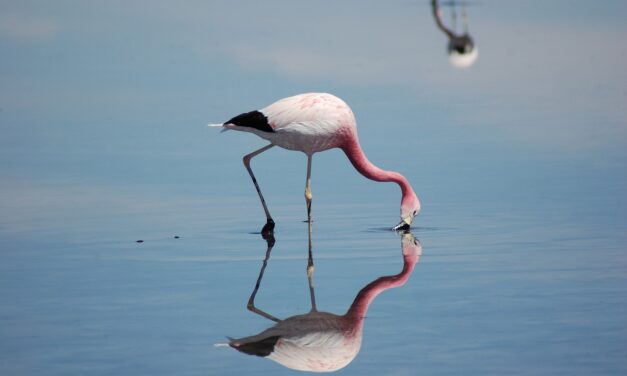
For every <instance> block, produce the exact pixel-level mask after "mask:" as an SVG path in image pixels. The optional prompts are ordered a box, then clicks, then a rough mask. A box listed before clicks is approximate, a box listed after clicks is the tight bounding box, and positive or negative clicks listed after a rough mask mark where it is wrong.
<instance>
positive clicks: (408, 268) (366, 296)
mask: <svg viewBox="0 0 627 376" xmlns="http://www.w3.org/2000/svg"><path fill="white" fill-rule="evenodd" d="M403 261H404V263H403V270H401V272H400V273H398V274H397V275H392V276H386V277H380V278H377V279H376V280H374V281H373V282H370V283H369V284H368V285H367V286H366V287H364V288H363V289H361V291H359V293H358V294H357V296H356V297H355V300H354V301H353V304H351V306H350V308H349V309H348V312H346V317H347V318H350V319H352V320H358V321H360V322H361V321H363V318H364V317H365V316H366V312H367V311H368V307H369V306H370V303H372V301H373V300H374V298H376V297H377V295H379V294H380V293H382V292H383V291H385V290H387V289H390V288H393V287H398V286H402V285H404V284H405V282H406V281H407V279H408V278H409V276H410V275H411V273H412V272H413V271H414V267H415V266H416V262H417V261H418V259H417V258H416V257H411V256H405V257H404V260H403Z"/></svg>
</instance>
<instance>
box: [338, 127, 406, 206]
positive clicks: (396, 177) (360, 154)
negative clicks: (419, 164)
mask: <svg viewBox="0 0 627 376" xmlns="http://www.w3.org/2000/svg"><path fill="white" fill-rule="evenodd" d="M341 149H342V150H343V151H344V154H346V156H347V157H348V160H349V161H350V162H351V163H352V165H353V167H355V169H356V170H357V171H359V173H360V174H362V175H363V176H365V177H366V178H368V179H370V180H374V181H379V182H394V183H396V184H398V185H399V186H400V187H401V192H402V194H403V199H405V198H406V197H410V196H411V195H412V194H413V195H415V194H414V190H413V189H412V187H411V185H410V184H409V181H407V179H405V177H404V176H403V175H401V174H399V173H398V172H394V171H387V170H383V169H381V168H379V167H377V166H375V165H374V164H372V162H370V161H369V160H368V158H367V157H366V154H364V151H363V150H362V149H361V145H359V140H358V139H357V136H356V135H353V136H352V137H349V138H348V140H347V141H346V142H345V143H344V145H343V146H341Z"/></svg>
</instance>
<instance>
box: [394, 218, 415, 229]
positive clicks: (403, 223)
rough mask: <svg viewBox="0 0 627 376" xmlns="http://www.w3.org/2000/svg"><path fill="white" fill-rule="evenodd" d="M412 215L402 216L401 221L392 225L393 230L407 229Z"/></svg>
mask: <svg viewBox="0 0 627 376" xmlns="http://www.w3.org/2000/svg"><path fill="white" fill-rule="evenodd" d="M412 219H413V218H412V217H406V218H403V220H402V221H400V222H399V224H397V225H396V226H394V227H392V230H394V231H407V230H409V229H410V227H411V221H412Z"/></svg>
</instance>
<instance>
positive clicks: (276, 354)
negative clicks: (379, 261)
mask: <svg viewBox="0 0 627 376" xmlns="http://www.w3.org/2000/svg"><path fill="white" fill-rule="evenodd" d="M309 234H310V236H309V257H308V265H307V278H308V281H309V291H310V298H311V311H309V313H306V314H302V315H296V316H292V317H289V318H287V319H285V320H280V319H278V318H276V317H274V316H272V315H270V314H268V313H266V312H264V311H262V310H260V309H258V308H256V307H255V295H256V294H257V290H258V289H259V286H260V283H261V279H262V278H263V273H264V270H265V267H266V265H267V262H268V259H269V257H270V252H271V250H272V246H271V244H273V241H274V239H271V240H272V242H270V240H268V239H267V240H268V250H267V252H266V258H265V259H264V261H263V265H262V267H261V271H260V273H259V277H258V279H257V283H256V285H255V288H254V290H253V292H252V294H251V296H250V299H249V302H248V309H249V310H251V311H253V312H255V313H257V314H259V315H261V316H263V317H265V318H267V319H270V320H272V321H275V322H277V324H275V325H274V326H272V327H271V328H269V329H267V330H264V331H263V332H261V333H259V334H256V335H253V336H249V337H243V338H237V339H230V342H229V346H231V347H233V348H234V349H236V350H238V351H240V352H243V353H246V354H249V355H256V356H260V357H265V358H268V359H271V360H273V361H275V362H277V363H279V364H281V365H283V366H285V367H287V368H291V369H294V370H299V371H313V372H331V371H336V370H339V369H341V368H343V367H345V366H346V365H348V364H349V363H350V362H351V361H352V360H353V359H354V358H355V357H356V356H357V354H358V353H359V349H360V347H361V339H362V332H363V326H364V318H365V316H366V312H367V311H368V307H369V306H370V304H371V303H372V301H373V300H374V299H375V297H376V296H377V295H379V294H380V293H381V292H383V291H385V290H387V289H389V288H393V287H398V286H402V285H403V284H404V283H405V281H407V279H408V278H409V276H410V275H411V273H412V271H413V270H414V266H415V265H416V263H417V262H418V260H419V258H420V255H421V253H422V248H421V245H420V242H418V240H416V239H415V238H414V236H413V235H412V234H411V233H410V232H405V233H403V234H402V235H401V248H402V255H403V269H402V270H401V271H400V273H398V274H396V275H392V276H385V277H380V278H377V279H376V280H374V281H373V282H371V283H369V284H368V285H366V286H365V287H364V288H362V289H361V291H359V293H358V294H357V296H356V297H355V300H354V301H353V303H352V304H351V306H350V307H349V309H348V311H347V312H346V313H345V314H344V315H336V314H333V313H328V312H321V311H318V309H317V308H316V299H315V294H314V287H313V270H314V265H313V257H312V253H311V228H310V232H309Z"/></svg>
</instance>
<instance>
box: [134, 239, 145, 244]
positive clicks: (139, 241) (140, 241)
mask: <svg viewBox="0 0 627 376" xmlns="http://www.w3.org/2000/svg"><path fill="white" fill-rule="evenodd" d="M143 242H144V241H143V240H141V239H140V240H136V241H135V243H143Z"/></svg>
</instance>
